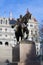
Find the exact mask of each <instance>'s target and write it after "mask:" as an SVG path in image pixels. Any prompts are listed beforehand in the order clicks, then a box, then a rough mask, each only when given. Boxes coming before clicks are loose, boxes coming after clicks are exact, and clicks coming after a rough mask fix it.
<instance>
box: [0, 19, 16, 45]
mask: <svg viewBox="0 0 43 65" xmlns="http://www.w3.org/2000/svg"><path fill="white" fill-rule="evenodd" d="M14 33H15V32H14V29H13V28H12V27H11V24H10V20H9V18H0V45H3V46H4V45H9V46H11V45H14V42H15V40H16V39H15V40H14V38H15V35H14Z"/></svg>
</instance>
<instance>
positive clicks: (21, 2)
mask: <svg viewBox="0 0 43 65" xmlns="http://www.w3.org/2000/svg"><path fill="white" fill-rule="evenodd" d="M27 8H28V10H29V11H30V13H32V15H33V16H34V17H35V18H36V19H37V20H38V21H42V20H43V0H0V16H4V15H5V16H6V17H9V12H10V11H12V13H13V17H14V18H18V17H19V15H20V14H22V15H24V14H25V13H26V9H27ZM4 12H6V13H5V14H4Z"/></svg>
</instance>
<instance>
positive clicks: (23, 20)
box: [15, 12, 31, 42]
mask: <svg viewBox="0 0 43 65" xmlns="http://www.w3.org/2000/svg"><path fill="white" fill-rule="evenodd" d="M30 18H31V14H30V13H29V12H28V13H26V15H24V16H23V17H22V15H20V18H19V19H17V23H16V25H17V28H16V31H15V36H16V39H17V42H18V41H19V37H21V40H22V39H23V37H24V33H26V35H27V36H26V39H27V38H28V34H29V31H28V28H27V23H28V20H29V19H30ZM16 25H15V26H16Z"/></svg>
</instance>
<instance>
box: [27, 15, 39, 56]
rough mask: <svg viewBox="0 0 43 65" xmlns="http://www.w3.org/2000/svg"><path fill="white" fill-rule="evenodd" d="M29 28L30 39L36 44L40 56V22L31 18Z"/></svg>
mask: <svg viewBox="0 0 43 65" xmlns="http://www.w3.org/2000/svg"><path fill="white" fill-rule="evenodd" d="M27 28H28V30H29V35H28V39H29V40H32V41H34V42H35V45H36V54H37V55H40V39H39V28H38V22H37V20H36V19H35V18H34V17H33V16H31V19H29V20H28V23H27Z"/></svg>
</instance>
